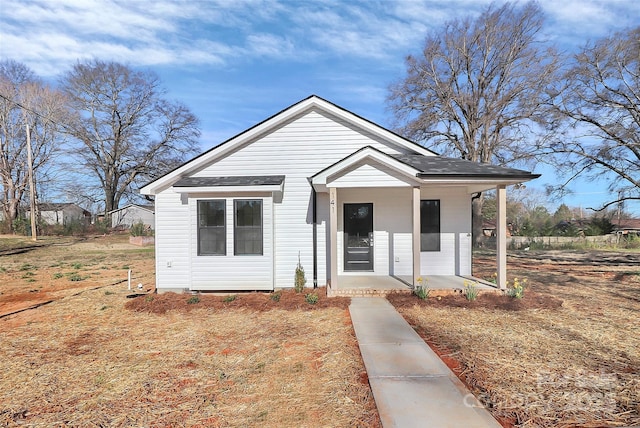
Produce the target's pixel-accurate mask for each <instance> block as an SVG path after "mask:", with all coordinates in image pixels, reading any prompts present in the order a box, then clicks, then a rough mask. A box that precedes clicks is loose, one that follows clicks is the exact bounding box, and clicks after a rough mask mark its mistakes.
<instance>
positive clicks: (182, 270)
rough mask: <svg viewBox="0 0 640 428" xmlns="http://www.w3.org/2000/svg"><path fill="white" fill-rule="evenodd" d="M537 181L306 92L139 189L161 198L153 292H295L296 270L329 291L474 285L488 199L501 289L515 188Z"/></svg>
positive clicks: (312, 282)
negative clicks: (383, 284) (476, 232)
mask: <svg viewBox="0 0 640 428" xmlns="http://www.w3.org/2000/svg"><path fill="white" fill-rule="evenodd" d="M537 177H538V175H535V174H532V173H530V172H527V171H522V170H519V169H512V168H505V167H499V166H495V165H489V164H479V163H474V162H469V161H465V160H461V159H452V158H446V157H442V156H439V155H437V154H436V153H434V152H432V151H430V150H428V149H426V148H425V147H423V146H421V145H419V144H416V143H414V142H412V141H410V140H408V139H406V138H403V137H401V136H400V135H398V134H395V133H394V132H392V131H389V130H387V129H385V128H383V127H381V126H379V125H377V124H375V123H373V122H371V121H369V120H367V119H364V118H362V117H360V116H358V115H356V114H354V113H352V112H350V111H347V110H345V109H343V108H341V107H339V106H337V105H335V104H333V103H331V102H329V101H326V100H324V99H322V98H320V97H317V96H315V95H314V96H310V97H308V98H306V99H304V100H302V101H300V102H298V103H296V104H294V105H292V106H290V107H288V108H286V109H284V110H282V111H281V112H279V113H277V114H275V115H274V116H271V117H269V118H268V119H266V120H264V121H263V122H260V123H259V124H257V125H255V126H253V127H252V128H250V129H248V130H246V131H244V132H242V133H240V134H238V135H236V136H235V137H233V138H231V139H229V140H227V141H226V142H224V143H222V144H220V145H218V146H216V147H214V148H212V149H211V150H209V151H207V152H205V153H203V154H201V155H199V156H197V157H196V158H194V159H192V160H190V161H188V162H186V163H185V164H183V165H181V166H179V167H178V168H176V169H174V170H173V171H171V172H169V173H167V174H166V175H164V176H162V177H160V178H158V179H156V180H155V181H152V182H151V183H149V184H147V185H146V186H144V187H143V188H142V189H141V193H142V194H144V195H149V196H154V197H155V213H156V224H155V236H156V287H157V290H158V291H159V292H163V291H184V290H201V291H208V290H212V291H213V290H219V291H222V290H273V289H275V288H285V287H292V286H293V284H294V272H295V268H296V265H297V263H298V260H300V262H301V264H302V266H303V268H304V269H305V271H306V273H307V277H308V278H309V279H310V281H308V284H309V285H311V284H312V285H314V286H315V285H319V286H322V285H325V284H326V285H328V286H329V287H330V289H335V288H337V286H338V285H339V283H340V282H341V281H343V280H344V282H345V283H346V282H348V281H347V280H352V279H353V278H354V277H358V278H365V280H366V279H367V278H369V279H370V280H371V281H374V280H375V279H376V278H378V279H380V278H392V279H399V280H403V281H404V283H406V284H409V285H415V283H416V280H417V277H419V276H421V275H432V276H437V275H458V276H469V275H471V246H472V239H471V227H472V226H471V198H472V196H473V195H474V194H476V193H477V192H481V191H485V190H489V189H495V190H496V194H497V205H498V213H497V227H498V237H499V239H498V243H497V246H498V255H497V266H498V279H497V282H498V284H499V285H500V286H501V287H505V286H506V233H505V231H506V217H505V216H506V186H508V185H512V184H517V183H521V182H524V181H528V180H531V179H533V178H537ZM311 279H312V281H311ZM399 283H400V282H399ZM406 284H404V286H405V287H406Z"/></svg>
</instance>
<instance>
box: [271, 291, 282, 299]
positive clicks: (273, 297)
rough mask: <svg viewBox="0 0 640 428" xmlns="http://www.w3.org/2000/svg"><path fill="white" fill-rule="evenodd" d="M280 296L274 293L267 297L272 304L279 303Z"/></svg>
mask: <svg viewBox="0 0 640 428" xmlns="http://www.w3.org/2000/svg"><path fill="white" fill-rule="evenodd" d="M281 296H282V293H281V292H279V291H276V292H275V293H273V294H272V295H271V296H269V298H270V299H271V300H273V301H274V302H279V301H280V297H281Z"/></svg>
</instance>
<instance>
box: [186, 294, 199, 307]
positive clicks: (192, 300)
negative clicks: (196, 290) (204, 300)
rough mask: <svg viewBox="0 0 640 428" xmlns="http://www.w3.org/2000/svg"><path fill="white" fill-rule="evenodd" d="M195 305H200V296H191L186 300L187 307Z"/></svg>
mask: <svg viewBox="0 0 640 428" xmlns="http://www.w3.org/2000/svg"><path fill="white" fill-rule="evenodd" d="M196 303H200V296H198V295H195V296H191V297H189V299H187V304H189V305H195V304H196Z"/></svg>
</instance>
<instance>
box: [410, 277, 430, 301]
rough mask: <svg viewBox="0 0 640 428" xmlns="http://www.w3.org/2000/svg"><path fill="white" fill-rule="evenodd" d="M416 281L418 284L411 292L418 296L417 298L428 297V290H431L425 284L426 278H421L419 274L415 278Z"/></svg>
mask: <svg viewBox="0 0 640 428" xmlns="http://www.w3.org/2000/svg"><path fill="white" fill-rule="evenodd" d="M416 282H417V283H418V285H416V288H415V289H414V290H413V294H415V295H416V296H418V298H419V299H421V300H426V299H428V298H429V292H430V291H431V290H430V289H429V287H428V286H427V279H426V278H422V277H421V276H419V277H418V278H416Z"/></svg>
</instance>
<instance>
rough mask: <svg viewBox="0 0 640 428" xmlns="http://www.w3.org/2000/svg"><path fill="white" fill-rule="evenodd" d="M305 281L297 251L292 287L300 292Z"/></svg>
mask: <svg viewBox="0 0 640 428" xmlns="http://www.w3.org/2000/svg"><path fill="white" fill-rule="evenodd" d="M306 283H307V278H306V276H305V273H304V268H303V267H302V264H301V263H300V253H298V266H296V276H295V283H294V289H295V290H296V293H302V290H303V289H304V286H305V284H306Z"/></svg>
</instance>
